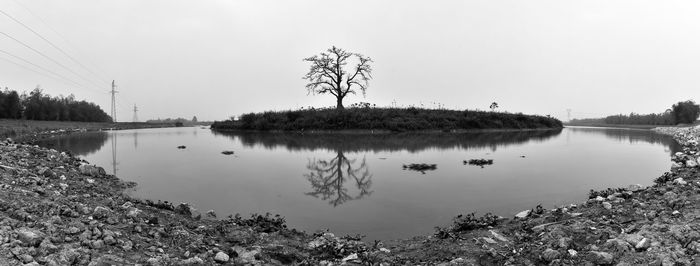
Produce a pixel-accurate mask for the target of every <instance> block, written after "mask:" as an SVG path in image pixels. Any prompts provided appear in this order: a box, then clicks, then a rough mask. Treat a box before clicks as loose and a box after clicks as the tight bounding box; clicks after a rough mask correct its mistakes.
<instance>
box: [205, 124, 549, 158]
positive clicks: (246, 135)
mask: <svg viewBox="0 0 700 266" xmlns="http://www.w3.org/2000/svg"><path fill="white" fill-rule="evenodd" d="M212 132H213V133H214V134H215V135H223V136H227V137H231V138H237V139H239V140H240V141H241V143H242V144H243V145H244V146H247V147H253V146H258V145H260V146H263V147H265V148H268V149H274V148H278V147H283V148H286V149H288V150H316V149H326V150H334V151H345V152H362V151H373V152H378V151H401V150H407V151H410V152H419V151H422V150H426V149H451V148H463V149H475V148H476V149H478V148H490V149H492V150H495V149H496V147H499V146H508V145H514V144H524V143H526V142H529V141H543V140H546V139H549V138H552V137H555V136H557V135H559V134H560V133H561V129H555V130H532V131H506V132H475V133H397V134H333V133H312V134H302V133H271V132H217V131H212Z"/></svg>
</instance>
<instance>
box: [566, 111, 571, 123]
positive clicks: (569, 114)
mask: <svg viewBox="0 0 700 266" xmlns="http://www.w3.org/2000/svg"><path fill="white" fill-rule="evenodd" d="M566 119H567V120H568V121H571V109H566Z"/></svg>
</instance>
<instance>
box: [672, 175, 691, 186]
mask: <svg viewBox="0 0 700 266" xmlns="http://www.w3.org/2000/svg"><path fill="white" fill-rule="evenodd" d="M673 183H674V184H678V185H681V186H684V185H687V184H688V182H686V181H685V180H683V178H682V177H679V178H676V179H674V180H673Z"/></svg>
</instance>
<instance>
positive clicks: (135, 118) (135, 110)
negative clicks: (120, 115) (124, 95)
mask: <svg viewBox="0 0 700 266" xmlns="http://www.w3.org/2000/svg"><path fill="white" fill-rule="evenodd" d="M138 111H139V109H138V108H136V105H135V104H134V122H138V121H139V117H138V116H137V115H136V112H138Z"/></svg>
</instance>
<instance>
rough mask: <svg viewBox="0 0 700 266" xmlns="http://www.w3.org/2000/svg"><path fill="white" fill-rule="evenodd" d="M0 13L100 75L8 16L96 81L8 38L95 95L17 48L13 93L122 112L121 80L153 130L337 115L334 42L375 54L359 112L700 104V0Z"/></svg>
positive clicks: (47, 7)
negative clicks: (311, 84) (323, 75)
mask: <svg viewBox="0 0 700 266" xmlns="http://www.w3.org/2000/svg"><path fill="white" fill-rule="evenodd" d="M25 7H26V8H25ZM0 10H2V11H4V12H6V13H7V14H9V15H11V16H13V17H14V18H16V19H18V20H19V21H21V22H23V23H25V24H26V25H27V26H29V27H31V28H32V29H34V30H35V31H37V32H39V33H40V34H41V35H42V36H44V37H45V38H47V39H48V40H50V41H52V42H53V43H55V44H56V45H57V46H59V47H60V48H62V49H64V50H65V51H66V52H68V54H70V55H71V56H73V57H74V58H75V59H77V60H78V61H79V62H80V63H82V64H83V65H85V66H88V68H89V69H90V71H92V72H94V73H96V74H98V75H99V76H100V78H95V76H96V75H95V74H92V73H90V72H88V71H87V70H85V69H83V68H82V67H80V66H79V65H77V64H75V63H74V62H73V61H71V60H70V59H69V58H68V57H66V56H65V55H63V54H62V53H61V52H59V51H58V50H56V49H54V48H53V47H51V46H50V45H49V44H47V43H46V42H44V41H43V40H42V39H40V38H38V37H37V36H35V35H33V34H32V33H31V32H30V31H28V30H27V29H25V28H24V27H22V26H21V25H19V24H17V23H15V22H14V21H12V20H11V19H9V18H8V17H7V16H5V15H3V14H0V32H4V33H6V34H8V35H10V36H12V37H14V38H17V39H18V40H21V41H23V42H25V43H26V44H28V45H30V46H32V47H33V48H35V49H37V50H39V51H41V52H42V53H44V54H46V55H47V56H49V57H51V58H53V59H55V60H56V61H58V62H60V63H62V64H63V65H65V66H67V67H68V68H69V69H71V71H73V72H76V73H78V74H80V75H81V76H82V77H84V78H85V79H90V80H92V81H91V82H88V81H86V80H84V79H83V78H81V77H77V76H76V75H74V74H73V73H71V72H70V71H68V70H66V69H64V68H62V67H60V66H58V65H56V64H55V63H53V62H51V61H50V60H47V59H46V58H44V57H42V56H40V55H38V54H37V53H35V52H33V51H31V50H29V49H27V48H26V47H23V46H21V45H20V44H18V43H16V42H14V41H13V40H11V39H8V38H7V37H5V36H4V35H1V34H0V50H3V51H6V52H9V53H12V54H13V55H16V56H20V57H22V58H24V59H27V60H28V61H31V62H33V63H35V64H37V65H41V66H43V67H45V68H46V69H49V70H51V71H54V72H56V73H59V74H61V75H63V76H65V77H68V78H70V79H72V80H74V81H77V82H79V83H82V84H85V85H84V87H87V88H79V87H76V86H75V85H73V84H70V83H69V82H66V81H60V80H56V79H52V78H48V77H47V75H50V74H44V75H39V74H37V73H35V72H32V71H28V70H26V69H24V68H20V67H18V66H16V65H14V64H10V63H8V62H6V61H5V60H4V59H5V58H9V59H12V60H14V61H18V60H16V59H13V58H12V57H9V56H7V55H5V54H3V53H0V86H2V87H9V88H11V89H16V90H19V91H24V90H27V91H29V90H31V89H33V88H34V87H36V85H37V84H40V85H41V87H42V89H43V90H44V91H45V92H46V93H49V94H51V95H59V94H63V95H67V94H70V93H73V94H75V95H76V97H77V98H78V99H86V100H88V101H92V102H95V103H97V104H99V105H100V106H102V108H103V109H104V110H105V111H106V112H108V113H109V108H110V106H109V103H110V96H109V94H108V93H107V91H108V90H109V89H110V87H109V84H108V82H109V81H111V80H113V79H114V80H116V82H117V85H118V88H117V89H118V90H119V91H120V93H119V94H118V95H117V102H118V107H119V109H118V115H117V119H118V120H120V121H125V120H128V121H131V119H132V116H133V113H132V112H131V108H132V106H133V105H134V104H136V105H138V107H139V109H140V110H139V119H140V120H142V121H143V120H146V119H151V118H158V117H161V118H166V117H185V118H191V117H192V116H194V115H196V116H197V117H198V118H199V119H200V120H223V119H225V118H227V117H229V116H231V115H240V114H241V113H245V112H258V111H265V110H282V109H290V108H292V109H294V108H297V107H301V106H316V107H320V106H334V105H335V99H334V98H333V96H331V95H321V96H312V95H308V96H307V93H306V89H305V88H304V85H305V80H303V79H301V77H302V76H303V75H304V74H305V73H306V71H307V70H308V65H307V64H305V62H303V61H302V59H303V58H304V57H308V56H312V55H314V54H318V53H320V52H322V51H324V50H325V49H327V48H329V47H330V46H332V45H336V46H338V47H341V48H344V49H347V50H349V51H351V52H358V53H362V54H364V55H367V56H370V57H371V58H372V59H373V60H374V61H375V62H374V64H373V68H374V72H373V76H374V79H373V80H372V81H371V82H370V87H369V90H368V91H367V96H366V98H364V99H363V98H362V97H361V94H358V96H349V98H346V100H345V105H346V106H347V105H350V104H351V103H354V102H359V101H364V102H370V103H376V104H377V105H380V106H388V105H391V103H392V101H394V100H395V101H396V102H397V103H398V105H403V106H407V105H417V106H419V105H420V103H423V104H424V105H425V106H426V107H432V106H433V104H432V103H433V102H435V103H440V104H443V105H445V107H447V108H459V109H466V108H469V109H488V106H489V104H490V103H491V102H493V101H496V102H498V103H499V105H500V106H501V108H500V109H501V110H504V111H510V112H523V113H534V114H542V115H546V114H550V115H553V116H556V117H559V118H562V119H566V109H567V108H571V109H572V110H573V112H572V114H573V115H572V117H573V118H582V117H598V116H605V115H610V114H616V113H629V112H637V113H651V112H663V111H664V110H665V109H666V108H669V107H670V106H671V105H672V104H673V103H675V102H678V101H681V100H687V99H694V100H700V99H697V95H698V93H697V91H698V89H697V88H698V87H700V75H698V74H699V73H700V16H698V14H700V2H695V1H641V0H632V1H588V0H587V1H562V0H556V1H497V0H487V1H405V0H404V1H332V0H322V1H282V0H280V1H260V0H256V1H223V0H222V1H201V0H200V1H195V0H191V1H174V0H161V1H155V0H119V1H117V0H71V1H65V0H0ZM30 12H31V13H30ZM32 14H34V15H32ZM42 21H43V22H42ZM44 22H45V23H46V24H44ZM47 24H48V25H49V27H50V28H49V27H47V26H46V25H47ZM53 30H55V32H58V33H59V34H60V35H57V34H56V33H55V32H54V31H53ZM64 38H65V39H64ZM65 40H68V42H66V41H65ZM25 65H26V64H25ZM29 67H30V68H32V69H35V70H36V71H40V72H42V70H37V69H36V67H33V66H29ZM93 83H95V84H93ZM98 85H99V87H98Z"/></svg>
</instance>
